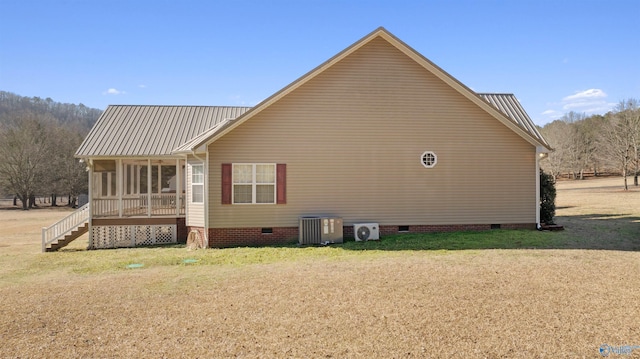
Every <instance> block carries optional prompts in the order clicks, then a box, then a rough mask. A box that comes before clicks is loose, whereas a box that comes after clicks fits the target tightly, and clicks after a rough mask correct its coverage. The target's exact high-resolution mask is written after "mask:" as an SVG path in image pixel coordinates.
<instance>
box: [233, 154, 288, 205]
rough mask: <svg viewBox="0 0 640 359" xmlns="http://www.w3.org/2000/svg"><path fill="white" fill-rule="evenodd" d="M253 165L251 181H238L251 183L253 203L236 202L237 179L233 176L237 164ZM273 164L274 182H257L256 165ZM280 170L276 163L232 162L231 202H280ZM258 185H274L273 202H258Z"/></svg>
mask: <svg viewBox="0 0 640 359" xmlns="http://www.w3.org/2000/svg"><path fill="white" fill-rule="evenodd" d="M236 165H237V166H251V177H252V178H251V183H238V185H245V186H246V185H249V184H250V185H251V203H245V202H243V203H236V191H235V186H236V183H235V179H234V178H233V177H234V176H233V174H234V173H235V166H236ZM257 165H262V166H272V167H273V183H257V181H256V173H257V172H256V166H257ZM277 182H278V172H277V168H276V164H275V163H232V164H231V203H232V204H237V205H253V204H257V205H273V204H276V203H277V202H278V199H277V197H276V196H277V190H278V184H277ZM258 185H273V202H271V203H257V202H256V198H257V195H256V192H257V191H256V188H257V186H258Z"/></svg>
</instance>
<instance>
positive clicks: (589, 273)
mask: <svg viewBox="0 0 640 359" xmlns="http://www.w3.org/2000/svg"><path fill="white" fill-rule="evenodd" d="M621 181H622V180H621V179H599V180H587V181H582V182H561V183H559V184H558V198H557V205H558V207H559V209H558V213H557V214H558V216H557V222H558V223H560V224H563V225H565V227H566V230H565V231H563V232H537V231H509V230H492V231H487V232H458V233H443V234H429V235H413V234H406V235H398V236H387V237H384V238H383V239H382V240H381V241H377V242H366V243H362V242H353V241H351V242H346V243H345V244H343V245H340V246H328V247H304V248H300V247H297V246H295V245H292V246H281V247H262V248H229V249H209V250H198V251H187V250H186V249H185V248H184V247H181V246H169V247H157V248H136V249H116V250H99V251H85V250H84V247H86V239H85V240H82V239H80V240H78V241H76V242H74V243H73V244H72V245H71V246H70V247H67V248H65V250H62V251H60V252H55V253H46V254H42V253H39V250H40V227H41V226H43V225H47V224H49V223H52V222H54V221H55V220H56V219H57V218H60V217H62V216H63V215H64V214H65V213H64V210H49V209H38V210H33V211H28V212H24V211H18V210H0V298H2V299H1V301H0V322H1V323H3V325H2V326H1V327H0V337H2V345H0V358H5V357H7V358H13V357H45V358H46V357H51V358H54V357H55V358H59V357H65V358H73V357H91V358H111V357H154V358H157V357H167V358H173V357H177V358H179V357H185V358H186V357H189V358H192V357H194V358H195V357H202V358H209V357H247V358H255V357H265V358H271V357H296V358H309V357H325V358H344V357H357V358H370V357H384V358H387V357H394V358H405V357H406V358H414V357H458V358H469V357H478V358H486V357H488V358H494V357H505V358H512V357H516V358H517V357H523V358H524V357H526V358H532V357H536V358H542V357H548V358H556V357H602V356H601V355H600V354H599V349H600V347H601V345H603V344H605V343H607V344H608V345H610V346H613V347H617V346H622V345H631V346H633V345H640V321H639V320H638V319H637V317H638V315H639V314H640V285H638V284H636V282H637V279H638V277H639V275H640V252H639V251H638V250H639V249H640V230H639V229H638V226H639V225H640V224H639V223H638V221H639V220H640V209H638V208H637V207H638V204H640V190H636V189H632V190H631V191H629V192H624V191H621V190H620V187H621V186H620V184H621ZM132 264H134V265H142V266H135V267H134V268H131V267H130V265H132ZM614 349H615V348H614ZM632 354H633V355H632V357H640V349H637V350H634V351H633V353H632ZM610 356H612V357H615V356H620V355H618V354H615V353H612V354H611V355H610ZM627 357H628V356H627Z"/></svg>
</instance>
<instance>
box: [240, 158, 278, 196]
mask: <svg viewBox="0 0 640 359" xmlns="http://www.w3.org/2000/svg"><path fill="white" fill-rule="evenodd" d="M233 203H234V204H241V203H253V204H259V203H267V204H269V203H270V204H274V203H276V165H275V164H272V163H267V164H264V163H253V164H252V163H234V164H233Z"/></svg>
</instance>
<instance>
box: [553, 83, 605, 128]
mask: <svg viewBox="0 0 640 359" xmlns="http://www.w3.org/2000/svg"><path fill="white" fill-rule="evenodd" d="M607 97H608V95H607V93H606V92H604V91H603V90H602V89H597V88H591V89H588V90H583V91H576V92H575V93H574V94H572V95H568V96H565V97H563V98H562V100H560V101H559V102H553V103H547V106H548V107H547V108H548V109H547V110H545V111H543V112H542V113H541V114H540V115H542V116H543V117H544V120H543V121H545V122H547V121H553V120H557V119H559V118H560V117H562V116H563V115H564V114H566V113H567V112H570V111H574V112H578V113H584V114H586V115H587V116H590V115H595V114H604V113H606V112H608V111H610V110H611V109H612V108H613V107H614V106H615V105H616V104H615V103H613V102H609V101H607Z"/></svg>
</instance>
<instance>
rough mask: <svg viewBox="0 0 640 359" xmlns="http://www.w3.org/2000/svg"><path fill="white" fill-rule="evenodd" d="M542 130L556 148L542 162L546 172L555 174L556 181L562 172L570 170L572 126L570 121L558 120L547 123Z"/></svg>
mask: <svg viewBox="0 0 640 359" xmlns="http://www.w3.org/2000/svg"><path fill="white" fill-rule="evenodd" d="M541 132H542V135H543V136H544V137H545V138H546V139H547V141H548V142H549V144H550V145H551V147H553V149H554V151H553V152H552V153H550V154H549V156H548V157H547V159H546V160H545V161H543V162H542V163H541V166H542V167H543V169H544V170H545V172H547V173H549V174H551V176H553V180H554V181H555V180H556V178H557V177H558V176H560V175H561V174H562V173H564V172H569V171H570V165H569V157H570V156H569V153H570V151H571V135H572V128H571V125H570V124H569V123H567V122H565V121H561V120H556V121H553V122H551V123H548V124H547V125H545V126H544V127H543V128H542V130H541Z"/></svg>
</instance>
